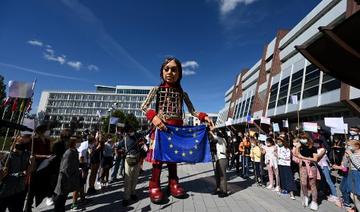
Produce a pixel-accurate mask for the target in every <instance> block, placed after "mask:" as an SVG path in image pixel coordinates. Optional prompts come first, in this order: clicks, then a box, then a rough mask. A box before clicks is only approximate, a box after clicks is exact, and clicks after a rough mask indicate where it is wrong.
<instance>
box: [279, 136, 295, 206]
mask: <svg viewBox="0 0 360 212" xmlns="http://www.w3.org/2000/svg"><path fill="white" fill-rule="evenodd" d="M277 144H278V148H277V156H278V167H279V175H280V187H281V190H282V193H285V194H286V193H289V194H290V198H291V199H292V200H295V196H294V191H296V190H297V189H296V185H295V180H294V174H293V173H292V171H291V166H290V164H291V150H290V148H289V146H290V143H289V142H288V141H287V140H286V139H285V138H282V137H279V139H278V140H277Z"/></svg>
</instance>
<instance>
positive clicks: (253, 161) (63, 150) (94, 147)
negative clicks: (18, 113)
mask: <svg viewBox="0 0 360 212" xmlns="http://www.w3.org/2000/svg"><path fill="white" fill-rule="evenodd" d="M209 141H210V146H211V148H210V149H211V152H212V155H213V162H214V169H215V182H216V188H215V190H214V192H213V194H214V195H218V196H219V197H220V198H224V197H226V196H228V195H229V194H230V193H231V192H230V191H231V188H228V186H227V182H226V181H227V178H226V175H227V172H229V171H232V169H235V170H234V171H235V172H236V173H238V174H239V177H241V178H243V179H245V180H253V182H254V183H255V184H256V185H257V186H259V187H263V188H266V189H269V190H273V191H274V192H276V193H278V194H279V195H288V196H289V198H291V199H293V200H295V199H296V198H297V197H296V196H301V198H302V204H303V206H304V207H309V208H310V209H311V210H318V202H319V200H318V198H326V199H327V200H328V201H330V202H333V203H334V204H336V205H337V206H338V207H345V208H346V209H347V210H348V211H354V210H356V209H355V207H356V201H358V197H359V195H360V171H359V168H360V141H359V129H358V128H356V127H355V128H351V130H350V135H349V136H348V137H347V138H346V137H345V136H344V135H342V136H340V135H333V136H330V135H328V134H327V133H326V132H325V131H323V130H320V131H319V132H318V133H308V132H298V131H297V132H290V133H288V132H280V133H272V132H270V133H268V134H265V135H261V134H260V133H258V132H255V131H251V130H246V131H245V132H244V133H243V132H241V131H239V130H236V129H235V128H227V129H224V130H220V129H215V130H210V131H209ZM147 147H148V146H147V140H146V139H145V137H144V135H143V134H140V133H136V132H135V130H134V129H133V128H132V127H130V126H125V127H124V128H122V129H119V131H117V133H115V134H104V133H101V132H100V131H97V132H96V131H94V132H89V131H84V132H83V133H82V135H81V136H74V133H73V132H72V131H71V130H70V129H64V130H63V131H62V132H61V133H60V137H59V138H58V139H57V140H56V141H55V142H53V141H52V140H51V138H50V137H49V129H48V128H47V127H46V126H40V127H38V128H37V129H36V133H35V135H33V136H32V135H19V136H17V137H14V138H13V145H12V151H11V152H10V153H9V154H8V155H6V156H2V157H3V158H2V162H1V163H0V181H1V185H0V212H2V211H5V210H6V209H8V210H9V211H10V212H11V211H23V208H25V211H26V212H29V211H33V210H34V209H35V208H36V207H37V206H38V205H39V204H40V203H41V202H42V201H43V200H44V199H45V201H46V204H47V205H48V206H50V205H53V207H54V210H55V211H65V202H66V200H67V197H68V195H69V194H70V193H72V205H71V208H70V210H71V211H79V210H81V209H82V208H83V207H84V206H86V204H87V203H88V202H89V199H88V198H86V195H94V194H96V193H97V192H98V191H97V190H96V189H95V183H96V181H98V182H100V184H101V187H107V186H108V185H109V184H110V183H112V182H114V181H117V180H119V179H120V178H122V179H123V181H124V194H123V200H122V205H123V206H127V205H129V204H130V202H131V201H136V200H137V195H136V192H135V189H136V185H137V180H138V177H139V174H140V172H141V171H142V164H143V161H144V158H145V157H146V152H147ZM250 176H253V178H252V177H251V178H250ZM339 183H340V184H339ZM337 186H339V190H340V193H338V189H337ZM85 188H88V189H87V190H85ZM34 200H35V202H34Z"/></svg>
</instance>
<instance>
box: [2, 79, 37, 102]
mask: <svg viewBox="0 0 360 212" xmlns="http://www.w3.org/2000/svg"><path fill="white" fill-rule="evenodd" d="M33 85H34V84H33V83H27V82H20V81H13V80H11V81H9V84H8V86H9V96H10V97H15V98H30V97H31V96H32V95H33Z"/></svg>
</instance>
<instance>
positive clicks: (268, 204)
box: [37, 163, 343, 212]
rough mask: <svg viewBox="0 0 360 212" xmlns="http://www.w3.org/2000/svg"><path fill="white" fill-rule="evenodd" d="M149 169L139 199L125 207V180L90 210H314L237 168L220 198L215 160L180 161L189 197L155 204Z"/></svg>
mask: <svg viewBox="0 0 360 212" xmlns="http://www.w3.org/2000/svg"><path fill="white" fill-rule="evenodd" d="M144 168H145V171H144V172H143V174H142V175H141V176H140V177H139V183H138V186H137V194H138V197H139V200H138V201H137V202H131V203H130V205H129V206H128V207H126V208H124V207H122V205H121V200H122V195H123V191H124V188H123V181H122V180H120V181H119V182H116V183H113V184H111V185H110V186H109V187H108V188H107V189H104V190H102V192H101V193H99V194H98V195H95V196H91V197H90V199H91V202H90V203H89V204H88V205H87V206H86V208H85V210H86V211H106V212H110V211H208V212H212V211H214V212H215V211H221V212H225V211H237V212H241V211H244V212H245V211H246V212H250V211H256V212H261V211H274V212H275V211H276V212H280V211H310V209H308V208H307V209H304V208H303V207H302V205H301V199H300V197H299V196H297V197H296V200H291V199H290V198H289V196H282V195H278V194H277V193H276V192H274V191H270V190H268V189H266V188H261V187H258V186H257V185H255V184H253V179H252V177H251V178H250V179H248V180H247V181H246V180H243V179H242V178H240V177H238V176H237V175H236V173H235V172H234V171H232V172H228V178H229V184H228V188H229V190H231V191H232V194H231V195H230V196H229V197H226V198H218V197H217V196H214V195H211V192H212V191H213V189H214V184H215V180H214V177H213V174H214V172H213V169H212V165H211V163H207V164H195V165H191V164H180V165H179V166H178V174H179V177H180V182H181V183H182V185H183V186H184V188H185V189H186V190H187V191H188V192H187V194H188V197H187V198H186V199H175V198H173V197H171V196H170V197H169V199H168V202H167V203H165V204H163V205H155V204H152V203H151V202H150V199H149V198H148V180H149V177H150V172H151V168H150V165H149V164H148V163H145V167H144ZM166 185H167V170H163V172H162V186H163V189H164V191H165V187H166ZM66 204H67V210H70V205H71V198H70V196H69V199H68V200H67V202H66ZM52 209H53V208H52V207H46V206H45V204H42V205H40V206H39V207H38V208H37V211H52ZM319 211H334V212H336V211H343V209H340V208H337V207H336V206H335V205H333V204H332V203H330V202H328V201H326V200H322V201H321V203H320V204H319Z"/></svg>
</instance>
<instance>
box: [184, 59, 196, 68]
mask: <svg viewBox="0 0 360 212" xmlns="http://www.w3.org/2000/svg"><path fill="white" fill-rule="evenodd" d="M181 66H182V67H183V68H191V69H197V68H199V63H197V62H196V61H194V60H190V61H185V62H183V63H182V64H181Z"/></svg>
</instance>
